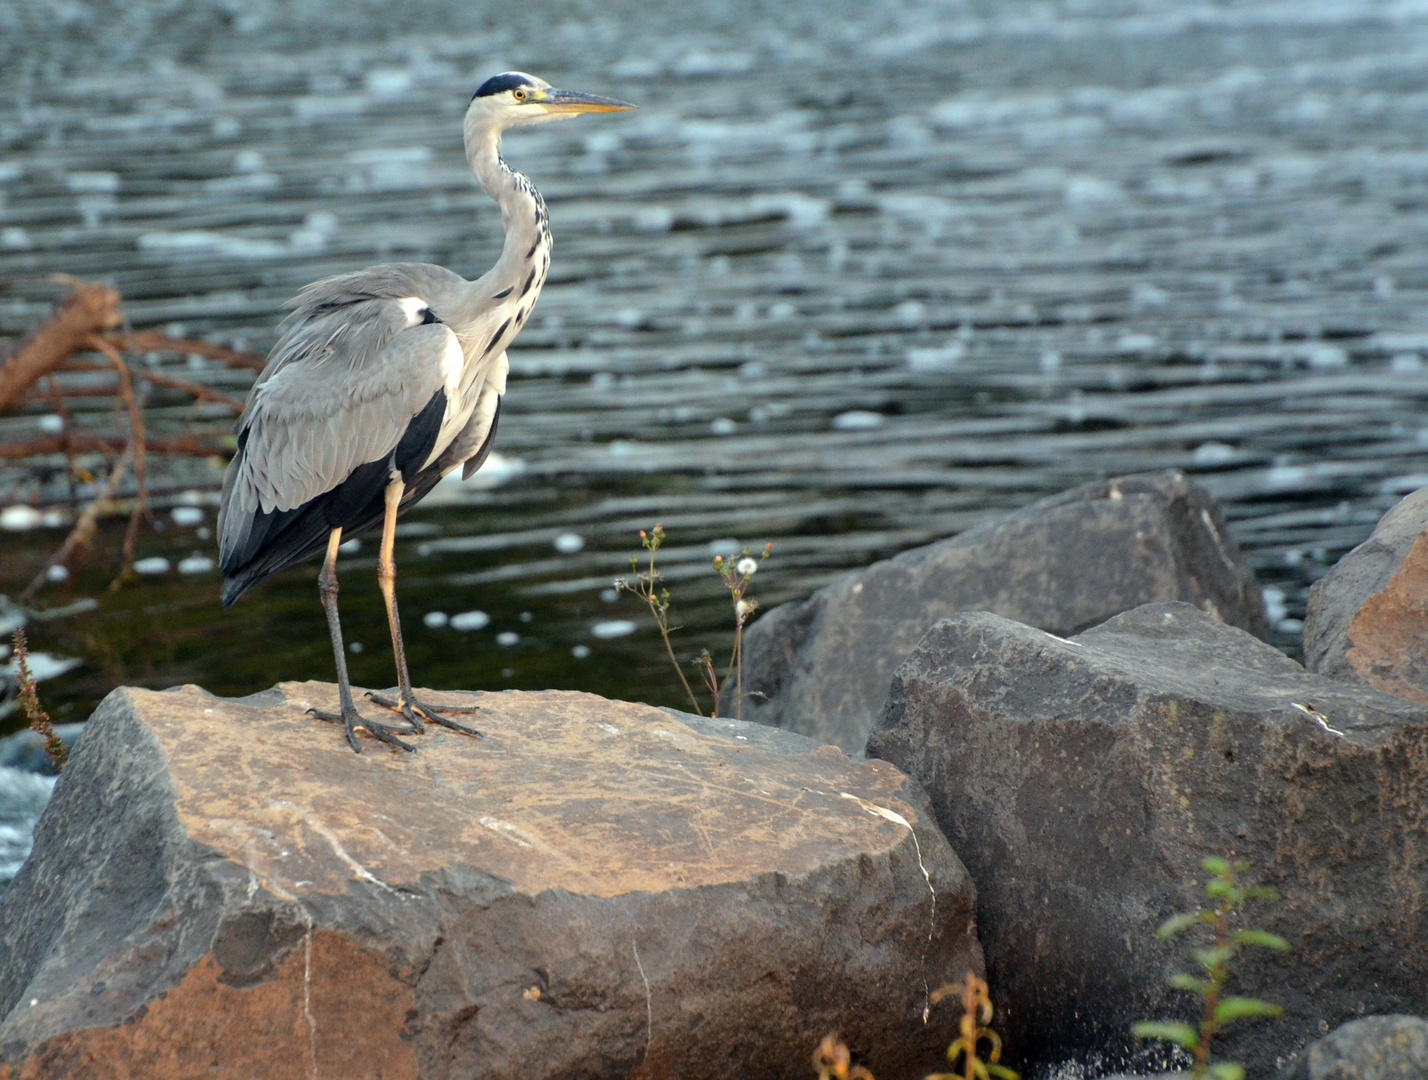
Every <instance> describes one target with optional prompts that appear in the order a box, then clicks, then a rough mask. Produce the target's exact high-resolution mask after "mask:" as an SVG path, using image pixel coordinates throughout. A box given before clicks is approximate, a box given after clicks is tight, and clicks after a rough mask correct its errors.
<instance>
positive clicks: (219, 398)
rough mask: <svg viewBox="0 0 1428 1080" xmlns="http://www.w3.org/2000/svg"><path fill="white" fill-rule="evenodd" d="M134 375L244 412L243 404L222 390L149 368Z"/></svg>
mask: <svg viewBox="0 0 1428 1080" xmlns="http://www.w3.org/2000/svg"><path fill="white" fill-rule="evenodd" d="M134 374H135V375H137V376H138V377H139V378H141V379H143V380H144V381H145V382H151V383H153V384H154V385H155V386H167V387H168V388H169V389H171V390H182V391H183V392H184V393H185V394H192V395H193V396H194V397H196V398H198V400H199V401H216V402H217V403H218V404H220V405H227V406H228V407H229V408H230V409H232V410H233V411H234V412H236V413H241V412H242V411H243V402H241V401H239V400H238V399H237V398H236V397H233V396H232V395H231V394H225V393H223V391H221V390H214V389H212V388H211V387H207V386H204V385H203V384H202V383H196V382H190V381H189V380H188V379H179V378H175V377H174V376H172V375H165V374H163V373H162V372H158V371H150V370H149V369H148V368H135V369H134Z"/></svg>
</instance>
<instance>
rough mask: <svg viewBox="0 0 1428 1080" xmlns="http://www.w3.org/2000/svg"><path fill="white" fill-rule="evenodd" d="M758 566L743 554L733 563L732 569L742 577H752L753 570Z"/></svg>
mask: <svg viewBox="0 0 1428 1080" xmlns="http://www.w3.org/2000/svg"><path fill="white" fill-rule="evenodd" d="M758 568H759V564H758V563H756V562H754V560H753V559H751V558H749V557H748V556H747V555H745V556H744V557H743V558H742V559H740V560H739V561H738V563H736V564H735V566H734V569H735V570H737V571H738V572H739V574H740V575H741V576H743V577H753V576H754V571H755V570H757V569H758Z"/></svg>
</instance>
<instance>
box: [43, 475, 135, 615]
mask: <svg viewBox="0 0 1428 1080" xmlns="http://www.w3.org/2000/svg"><path fill="white" fill-rule="evenodd" d="M133 461H134V450H133V448H132V447H128V448H126V449H125V451H124V453H122V454H120V455H119V460H118V461H116V462H115V463H114V464H113V466H112V467H111V468H110V469H109V476H108V477H107V478H106V479H105V481H104V489H103V490H102V491H100V493H99V494H98V495H97V496H95V498H94V501H93V502H91V503H90V504H89V505H88V506H86V507H85V508H84V511H83V512H82V513H81V514H80V515H79V519H78V520H77V521H75V523H74V528H72V529H70V531H69V535H68V536H67V537H65V540H64V543H63V544H61V545H60V546H59V550H58V551H56V552H55V553H54V554H53V555H51V556H50V557H49V561H48V562H46V563H45V565H44V567H43V569H41V570H40V572H39V573H38V574H36V575H35V577H34V579H33V580H32V581H31V582H30V584H29V585H28V586H26V588H25V591H24V592H23V593H21V594H20V599H21V600H28V599H30V597H32V596H34V595H35V593H37V592H39V591H40V589H41V588H42V587H43V586H44V584H45V582H46V581H48V580H49V572H50V567H52V566H64V565H66V564H67V563H68V562H69V560H70V557H71V556H72V555H73V554H74V553H75V551H76V550H77V549H79V548H81V547H85V546H87V545H88V544H89V542H90V541H91V540H93V539H94V530H95V529H96V528H97V527H98V525H99V515H100V514H102V513H104V511H105V510H107V509H108V508H109V504H110V503H111V502H112V500H113V499H114V493H115V492H116V491H118V490H119V484H120V482H121V481H122V480H123V479H124V474H125V473H126V472H128V471H129V466H130V465H131V464H132V463H133Z"/></svg>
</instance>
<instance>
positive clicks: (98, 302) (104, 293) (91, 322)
mask: <svg viewBox="0 0 1428 1080" xmlns="http://www.w3.org/2000/svg"><path fill="white" fill-rule="evenodd" d="M123 321H124V320H123V317H122V316H121V315H120V314H119V294H118V292H116V291H115V290H114V289H111V288H110V287H109V286H108V285H96V284H93V283H91V282H87V281H79V282H75V284H74V285H73V286H72V287H71V288H70V291H69V295H68V296H66V297H65V298H64V300H63V302H62V303H61V304H60V307H59V311H57V312H56V313H55V316H54V318H52V319H50V321H49V322H47V323H45V324H44V325H43V326H41V327H40V328H39V329H38V330H36V331H35V333H34V335H33V336H31V338H30V339H29V340H28V341H26V342H25V343H24V344H23V345H21V346H20V348H19V349H18V350H17V351H16V352H15V353H14V355H12V356H11V357H10V358H9V359H7V360H6V361H5V364H4V366H3V367H0V412H4V411H5V410H6V409H9V408H11V407H12V406H13V405H14V404H15V403H16V402H18V401H19V400H20V396H21V395H22V394H24V393H25V391H26V390H28V389H29V388H30V387H32V386H34V385H35V383H37V382H39V381H40V379H42V378H44V377H45V376H46V375H48V374H49V373H50V372H51V371H53V370H54V369H55V368H57V367H59V365H60V364H62V363H64V362H65V361H66V360H68V359H69V357H70V355H71V354H73V353H76V352H80V351H82V350H84V349H86V348H87V347H88V346H87V342H89V341H90V340H91V339H92V338H93V337H94V336H95V335H96V334H104V333H107V332H109V331H111V330H117V329H118V328H119V327H120V326H121V325H122V324H123Z"/></svg>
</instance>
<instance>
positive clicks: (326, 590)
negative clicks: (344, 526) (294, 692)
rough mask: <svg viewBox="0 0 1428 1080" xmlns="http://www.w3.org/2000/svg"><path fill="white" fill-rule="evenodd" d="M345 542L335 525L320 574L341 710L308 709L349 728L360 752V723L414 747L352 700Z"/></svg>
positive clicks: (379, 735)
mask: <svg viewBox="0 0 1428 1080" xmlns="http://www.w3.org/2000/svg"><path fill="white" fill-rule="evenodd" d="M341 543H342V530H341V529H333V530H332V532H331V533H330V534H329V535H328V537H327V558H326V559H324V560H323V563H322V572H321V573H320V574H318V575H317V590H318V592H319V594H321V596H322V610H323V611H324V612H326V613H327V632H328V633H329V634H331V635H332V655H333V658H334V659H335V660H336V661H337V698H338V700H339V701H340V702H341V703H342V711H341V712H340V713H330V712H325V711H323V710H322V709H308V712H309V713H311V714H312V715H313V716H316V717H318V718H319V719H321V720H336V721H339V722H341V723H342V724H344V725H345V726H346V728H347V741H348V742H349V743H350V744H351V745H352V749H353V750H356V751H357V752H358V753H359V754H360V753H361V752H362V748H361V747H360V746H358V745H357V734H356V729H357V728H359V727H361V728H365V729H366V730H367V731H369V732H371V733H372V734H373V735H374V736H376V737H377V738H378V739H381V740H382V742H385V743H391V744H392V745H393V746H399V747H401V748H402V749H403V750H413V749H415V747H413V746H412V745H411V744H410V743H404V742H402V740H401V739H399V738H397V737H396V736H395V735H393V734H392V732H391V729H390V728H388V727H387V726H386V725H384V724H378V723H374V722H373V721H371V720H368V719H367V718H366V717H364V716H363V715H362V714H361V713H359V712H358V711H357V706H356V705H355V704H354V703H353V701H352V684H351V683H350V682H349V681H348V679H347V650H346V649H344V648H343V647H342V623H341V620H340V619H339V618H338V616H337V547H338V545H339V544H341Z"/></svg>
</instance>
